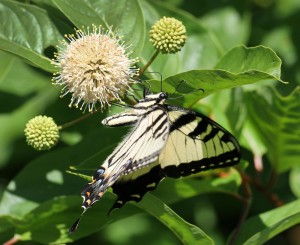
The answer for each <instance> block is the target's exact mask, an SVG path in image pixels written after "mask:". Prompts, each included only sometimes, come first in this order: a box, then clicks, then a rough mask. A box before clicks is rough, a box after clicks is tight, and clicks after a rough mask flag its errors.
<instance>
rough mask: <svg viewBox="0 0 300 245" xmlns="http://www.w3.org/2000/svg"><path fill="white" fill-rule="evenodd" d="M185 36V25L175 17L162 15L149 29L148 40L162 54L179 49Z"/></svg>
mask: <svg viewBox="0 0 300 245" xmlns="http://www.w3.org/2000/svg"><path fill="white" fill-rule="evenodd" d="M186 38H187V36H186V29H185V26H184V25H183V24H182V22H181V21H179V20H177V19H175V18H169V17H163V18H161V19H160V20H158V21H157V22H156V23H155V24H154V25H153V26H152V27H151V30H150V41H151V42H152V44H153V46H154V47H155V48H156V49H157V50H159V51H160V52H161V53H163V54H167V53H171V54H174V53H176V52H178V51H180V50H181V48H182V47H183V46H184V44H185V40H186Z"/></svg>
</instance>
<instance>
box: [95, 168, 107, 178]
mask: <svg viewBox="0 0 300 245" xmlns="http://www.w3.org/2000/svg"><path fill="white" fill-rule="evenodd" d="M104 172H105V170H104V168H102V167H100V168H98V169H97V171H96V172H95V173H94V175H93V180H98V179H103V174H104Z"/></svg>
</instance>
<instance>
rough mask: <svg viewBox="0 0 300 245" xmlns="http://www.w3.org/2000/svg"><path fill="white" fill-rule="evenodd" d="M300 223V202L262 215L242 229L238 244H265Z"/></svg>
mask: <svg viewBox="0 0 300 245" xmlns="http://www.w3.org/2000/svg"><path fill="white" fill-rule="evenodd" d="M299 223H300V200H297V201H294V202H291V203H289V204H286V205H284V206H282V207H279V208H276V209H273V210H271V211H268V212H265V213H262V214H260V215H258V216H256V217H253V218H250V219H249V220H247V221H246V222H245V223H244V225H243V226H242V227H241V230H240V232H239V234H238V236H237V239H236V244H243V245H246V244H247V245H248V244H249V245H250V244H257V245H259V244H265V242H267V241H268V240H270V239H271V238H272V237H274V236H276V235H278V234H279V233H281V232H282V231H285V230H287V229H288V228H290V227H292V226H294V225H296V224H299Z"/></svg>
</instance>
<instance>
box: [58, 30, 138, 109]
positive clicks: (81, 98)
mask: <svg viewBox="0 0 300 245" xmlns="http://www.w3.org/2000/svg"><path fill="white" fill-rule="evenodd" d="M66 38H67V39H68V41H69V42H67V41H62V42H61V45H60V46H59V47H58V52H57V54H56V56H55V58H56V61H55V65H56V66H57V67H58V68H59V69H60V71H59V72H58V73H56V74H54V75H55V76H54V78H53V81H54V84H58V85H62V86H63V89H62V96H65V95H66V94H68V93H71V94H72V98H71V103H70V106H75V107H78V106H80V109H83V110H86V108H88V110H89V111H90V112H92V111H95V110H96V109H97V108H96V106H97V103H98V102H99V103H100V108H101V109H103V108H104V107H105V106H106V105H110V102H111V101H113V100H119V101H120V100H121V97H122V95H123V94H124V92H125V91H126V90H127V89H129V85H130V83H133V82H134V79H133V78H134V76H136V75H137V73H138V69H136V68H135V67H134V66H133V65H134V63H136V62H137V59H130V58H129V55H130V54H131V52H128V51H127V50H128V47H129V46H126V45H125V44H124V42H123V41H122V38H121V37H120V36H119V35H117V34H115V33H113V32H112V30H108V31H104V30H103V29H102V28H101V27H99V28H97V27H96V26H93V28H92V31H90V29H89V28H87V29H86V30H85V29H84V28H83V29H82V30H76V35H66Z"/></svg>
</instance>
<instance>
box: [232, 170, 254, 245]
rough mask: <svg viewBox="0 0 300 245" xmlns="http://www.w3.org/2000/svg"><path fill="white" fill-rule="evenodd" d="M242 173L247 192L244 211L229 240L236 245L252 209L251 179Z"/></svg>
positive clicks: (243, 184) (245, 191)
mask: <svg viewBox="0 0 300 245" xmlns="http://www.w3.org/2000/svg"><path fill="white" fill-rule="evenodd" d="M240 174H241V177H242V186H243V188H244V193H245V196H244V198H243V200H244V207H243V211H242V213H241V215H240V218H239V221H238V224H237V227H236V229H235V230H234V232H233V234H232V236H231V238H230V240H229V245H234V244H235V240H236V238H237V235H238V234H239V232H240V230H241V227H242V225H243V223H244V222H245V220H246V218H247V216H248V213H249V209H250V206H251V202H252V191H251V188H250V185H249V179H248V178H245V175H244V174H243V173H241V172H240Z"/></svg>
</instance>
